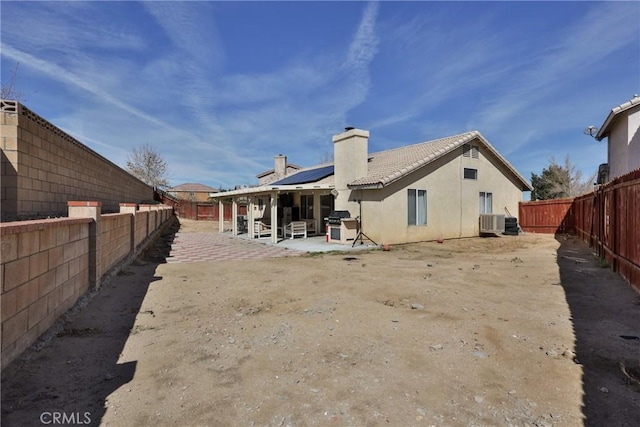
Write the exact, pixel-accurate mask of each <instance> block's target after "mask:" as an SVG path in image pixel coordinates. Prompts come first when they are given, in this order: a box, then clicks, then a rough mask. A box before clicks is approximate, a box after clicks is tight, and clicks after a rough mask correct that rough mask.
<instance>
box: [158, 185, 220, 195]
mask: <svg viewBox="0 0 640 427" xmlns="http://www.w3.org/2000/svg"><path fill="white" fill-rule="evenodd" d="M167 191H194V192H207V193H217V192H218V189H217V188H213V187H209V186H208V185H204V184H197V183H186V184H180V185H176V186H175V187H173V188H169V189H168V190H167Z"/></svg>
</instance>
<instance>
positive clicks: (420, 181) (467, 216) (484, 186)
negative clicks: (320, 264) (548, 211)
mask: <svg viewBox="0 0 640 427" xmlns="http://www.w3.org/2000/svg"><path fill="white" fill-rule="evenodd" d="M465 167H467V168H473V169H477V170H478V179H477V180H468V179H463V169H464V168H465ZM510 176H511V174H509V173H508V172H507V171H506V169H505V168H504V167H503V166H502V165H501V164H500V163H499V162H498V161H497V160H496V159H495V158H494V157H493V156H491V155H490V153H488V152H487V151H486V150H485V149H483V147H480V152H479V158H478V159H472V158H466V157H463V156H462V147H460V148H459V149H456V150H455V151H453V152H451V153H449V154H448V155H446V156H444V157H442V158H440V159H438V160H436V161H435V162H432V163H431V164H429V165H427V166H425V167H423V168H421V169H419V170H417V171H416V172H414V173H412V174H410V175H409V176H407V177H405V178H403V179H401V180H399V181H397V182H395V183H393V184H391V185H390V186H388V187H386V188H384V189H380V190H362V191H360V190H354V191H353V193H352V194H351V197H352V198H354V199H359V198H360V197H362V199H363V204H362V225H363V231H364V233H365V234H366V235H367V236H369V237H370V238H371V239H373V240H374V241H375V242H376V243H378V244H396V243H407V242H418V241H426V240H435V239H438V238H440V237H442V238H445V239H450V238H459V237H472V236H478V235H479V231H480V230H479V214H480V204H479V193H480V192H481V191H482V192H490V193H493V213H495V214H505V213H506V212H505V207H506V208H507V209H508V210H509V212H511V214H512V215H517V213H518V202H520V201H522V199H523V193H522V190H521V189H520V187H519V184H518V183H517V182H516V180H515V178H509V177H510ZM408 189H420V190H426V191H427V225H424V226H409V225H407V222H408V221H407V190H408ZM360 194H362V196H360ZM352 214H357V213H356V212H352Z"/></svg>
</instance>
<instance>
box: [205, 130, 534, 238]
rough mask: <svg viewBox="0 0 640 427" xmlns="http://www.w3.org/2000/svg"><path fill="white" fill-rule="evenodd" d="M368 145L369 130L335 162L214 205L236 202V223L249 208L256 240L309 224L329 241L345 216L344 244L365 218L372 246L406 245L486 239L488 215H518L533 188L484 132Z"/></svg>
mask: <svg viewBox="0 0 640 427" xmlns="http://www.w3.org/2000/svg"><path fill="white" fill-rule="evenodd" d="M368 141H369V132H368V131H366V130H361V129H354V128H346V129H345V131H344V132H343V133H340V134H338V135H335V136H334V137H333V144H334V145H333V146H334V161H333V162H332V163H325V164H321V165H316V166H313V167H309V168H304V169H301V170H299V171H298V172H296V173H294V174H292V175H290V176H287V177H285V178H284V179H281V180H278V181H274V182H272V183H270V184H268V185H261V186H258V187H251V188H245V189H241V190H237V191H230V192H226V193H220V194H216V195H214V196H213V198H214V199H218V200H219V201H220V205H221V206H222V200H223V199H231V201H232V202H233V203H232V206H233V209H234V214H233V217H234V219H235V217H236V214H235V212H236V211H237V205H238V203H247V204H248V224H249V227H248V229H249V232H250V237H251V238H255V237H263V236H270V237H271V239H272V241H273V242H274V243H276V242H277V241H278V238H279V236H285V235H287V230H288V229H287V227H288V226H289V225H290V224H291V223H292V222H305V223H306V225H307V231H308V233H307V234H306V235H308V234H314V233H315V234H324V233H325V230H328V229H326V228H325V227H326V226H327V221H326V220H325V219H326V218H327V217H329V216H330V214H331V213H334V216H335V212H334V211H341V213H342V214H343V215H348V216H349V217H350V218H351V219H350V220H349V221H350V223H347V221H346V220H345V221H344V223H343V224H342V227H343V228H342V233H343V236H342V238H341V237H339V236H336V239H338V240H340V239H341V241H343V243H348V242H351V241H352V240H353V234H352V233H353V232H354V231H353V230H352V228H353V226H352V223H353V221H355V220H356V219H357V221H356V227H358V229H359V230H361V231H362V232H363V233H364V234H365V236H366V237H367V238H368V240H371V241H374V242H375V243H377V244H398V243H408V242H418V241H428V240H436V239H439V238H443V239H448V238H460V237H472V236H478V235H479V234H480V223H479V218H480V214H492V213H493V214H506V215H510V214H515V213H517V212H518V203H519V202H520V201H522V200H523V191H531V189H532V187H531V185H530V184H529V182H528V181H527V180H526V179H525V178H524V177H523V176H522V175H521V174H520V173H519V172H518V171H517V170H516V169H515V168H514V167H513V166H512V165H511V164H510V163H509V162H508V161H507V160H506V159H505V158H504V157H503V156H502V155H500V153H498V151H497V150H496V149H495V148H494V147H493V146H492V145H491V144H490V143H489V141H487V140H486V139H485V138H484V136H482V134H481V133H480V132H478V131H471V132H465V133H462V134H459V135H454V136H449V137H446V138H440V139H436V140H432V141H427V142H422V143H419V144H413V145H407V146H403V147H400V148H395V149H391V150H386V151H381V152H377V153H369V152H368ZM234 222H235V221H234ZM329 222H331V221H329ZM220 227H222V224H221V225H220ZM329 228H331V225H329ZM221 230H222V228H221ZM263 231H264V234H263ZM289 231H290V234H293V232H294V230H293V229H292V228H290V229H289ZM331 233H333V231H331ZM339 233H340V232H339V231H337V234H338V235H339ZM234 234H237V226H236V224H234ZM344 235H349V236H351V237H350V238H349V239H344ZM331 239H332V240H333V239H334V236H333V235H331ZM345 240H346V241H345Z"/></svg>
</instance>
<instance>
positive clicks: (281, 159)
mask: <svg viewBox="0 0 640 427" xmlns="http://www.w3.org/2000/svg"><path fill="white" fill-rule="evenodd" d="M273 170H274V172H275V177H276V180H279V179H282V178H284V177H285V176H286V175H287V156H283V155H282V154H278V155H277V156H276V157H275V165H274V168H273Z"/></svg>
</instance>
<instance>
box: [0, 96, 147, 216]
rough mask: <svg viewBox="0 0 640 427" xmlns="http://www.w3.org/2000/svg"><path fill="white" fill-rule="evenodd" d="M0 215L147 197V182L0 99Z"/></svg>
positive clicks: (111, 205) (51, 212)
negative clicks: (75, 203)
mask: <svg viewBox="0 0 640 427" xmlns="http://www.w3.org/2000/svg"><path fill="white" fill-rule="evenodd" d="M1 104H2V108H1V115H2V116H1V118H0V126H1V131H2V132H1V135H2V140H1V142H0V148H1V149H2V183H1V184H2V185H1V186H2V207H1V209H2V220H3V221H12V220H16V219H30V218H42V217H46V216H64V215H65V214H66V209H67V202H68V201H69V200H82V199H84V200H96V201H99V202H101V203H102V209H103V211H104V212H117V211H118V204H119V203H121V202H131V203H141V202H144V201H151V200H153V188H151V187H149V186H148V185H146V184H145V183H143V182H142V181H140V180H138V179H137V178H135V177H134V176H133V175H131V174H129V173H128V172H126V171H125V170H124V169H122V168H120V167H118V166H117V165H115V164H114V163H112V162H110V161H109V160H107V159H105V158H104V157H102V156H101V155H99V154H98V153H96V152H95V151H93V150H91V149H90V148H88V147H87V146H85V145H84V144H82V143H81V142H79V141H78V140H76V139H75V138H73V137H71V136H70V135H68V134H67V133H65V132H64V131H62V130H61V129H59V128H58V127H56V126H55V125H53V124H51V123H50V122H48V121H47V120H45V119H44V118H42V117H40V116H39V115H37V114H36V113H34V112H32V111H31V110H29V109H28V108H26V107H25V106H23V105H21V104H20V103H18V102H16V101H6V100H2V101H1Z"/></svg>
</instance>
